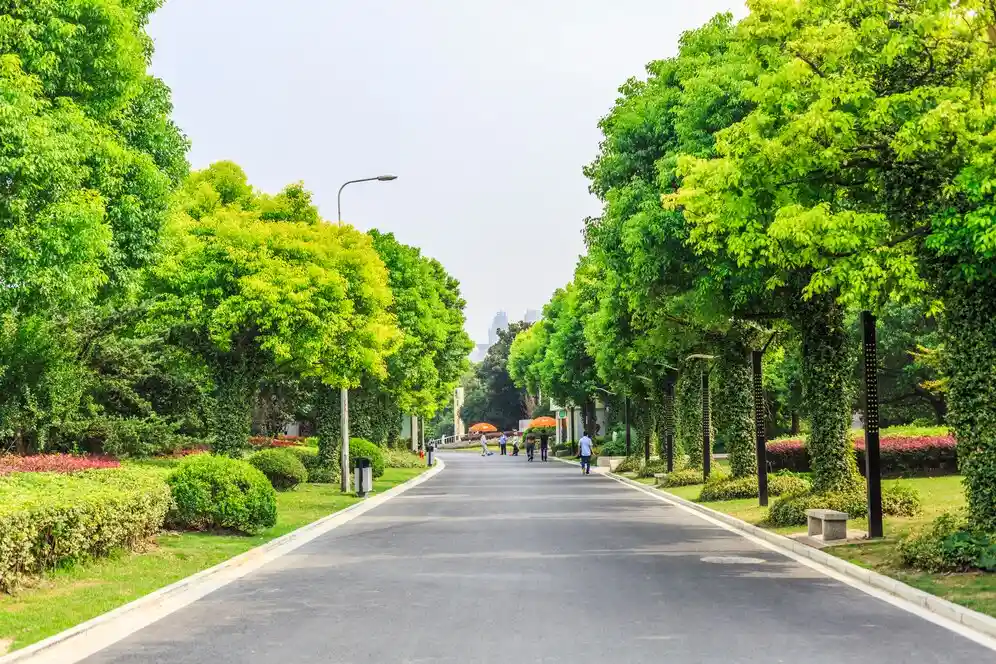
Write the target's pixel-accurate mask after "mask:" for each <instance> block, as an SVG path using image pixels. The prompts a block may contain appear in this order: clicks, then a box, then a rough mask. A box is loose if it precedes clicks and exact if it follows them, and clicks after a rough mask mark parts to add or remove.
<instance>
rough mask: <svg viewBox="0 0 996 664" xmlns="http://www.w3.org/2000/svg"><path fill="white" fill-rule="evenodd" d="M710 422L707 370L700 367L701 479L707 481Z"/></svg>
mask: <svg viewBox="0 0 996 664" xmlns="http://www.w3.org/2000/svg"><path fill="white" fill-rule="evenodd" d="M711 433H712V420H711V418H710V413H709V370H708V368H707V367H705V366H703V367H702V478H703V479H705V480H706V481H708V480H709V475H710V474H711V472H712V440H710V438H711V435H710V434H711Z"/></svg>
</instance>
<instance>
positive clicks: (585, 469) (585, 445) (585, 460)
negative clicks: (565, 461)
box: [578, 431, 594, 475]
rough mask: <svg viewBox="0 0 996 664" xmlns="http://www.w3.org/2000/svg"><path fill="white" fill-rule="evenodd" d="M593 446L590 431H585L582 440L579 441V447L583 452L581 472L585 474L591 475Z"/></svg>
mask: <svg viewBox="0 0 996 664" xmlns="http://www.w3.org/2000/svg"><path fill="white" fill-rule="evenodd" d="M593 447H594V446H593V444H592V442H591V438H590V437H589V436H588V432H587V431H585V432H584V435H583V436H581V440H579V441H578V448H579V450H580V452H581V474H583V475H591V454H592V450H593Z"/></svg>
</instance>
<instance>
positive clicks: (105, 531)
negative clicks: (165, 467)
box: [0, 469, 172, 592]
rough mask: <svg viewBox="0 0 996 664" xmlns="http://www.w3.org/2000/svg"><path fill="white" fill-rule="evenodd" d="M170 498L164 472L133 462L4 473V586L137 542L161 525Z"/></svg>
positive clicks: (0, 517)
mask: <svg viewBox="0 0 996 664" xmlns="http://www.w3.org/2000/svg"><path fill="white" fill-rule="evenodd" d="M171 502H172V501H171V498H170V492H169V487H167V486H166V483H165V482H164V481H163V480H162V478H161V477H160V476H158V475H157V474H156V473H146V472H143V471H139V470H133V469H115V470H93V471H86V472H83V473H77V474H73V475H63V474H56V473H15V474H12V475H8V476H6V477H3V478H0V589H2V590H4V591H6V592H10V591H12V590H14V589H16V588H17V586H18V585H19V583H20V582H21V581H22V580H23V579H24V578H25V577H28V576H32V575H37V574H40V573H42V572H45V571H48V570H51V569H54V568H56V567H58V566H60V565H64V564H68V563H73V562H77V561H80V560H86V559H89V558H94V557H98V556H105V555H107V554H108V553H110V552H111V551H113V550H115V549H121V548H133V547H134V546H136V545H137V544H139V543H140V542H142V541H144V540H146V539H148V538H149V537H151V536H153V535H155V534H156V533H157V532H158V531H159V530H160V529H161V528H162V525H163V521H164V519H165V517H166V513H167V511H168V510H169V508H170V505H171Z"/></svg>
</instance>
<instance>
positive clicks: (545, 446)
mask: <svg viewBox="0 0 996 664" xmlns="http://www.w3.org/2000/svg"><path fill="white" fill-rule="evenodd" d="M549 448H550V438H549V437H548V436H540V461H549V460H550V459H549V458H547V451H548V450H549Z"/></svg>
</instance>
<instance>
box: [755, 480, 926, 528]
mask: <svg viewBox="0 0 996 664" xmlns="http://www.w3.org/2000/svg"><path fill="white" fill-rule="evenodd" d="M810 509H830V510H837V511H838V512H847V513H848V514H849V515H850V516H851V518H852V519H859V518H861V517H863V516H866V515H867V514H868V502H867V499H866V497H865V493H864V491H855V492H853V493H801V494H792V495H787V496H785V497H783V498H779V499H778V500H776V501H775V503H774V504H773V505H772V506H771V509H770V510H768V523H769V524H770V525H772V526H802V525H805V523H806V510H810ZM922 511H923V499H922V498H921V497H920V494H919V492H918V491H917V490H916V489H914V488H913V487H908V486H903V485H896V486H889V487H885V488H883V489H882V512H883V513H884V514H888V515H890V516H916V515H918V514H920V513H921V512H922Z"/></svg>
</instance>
